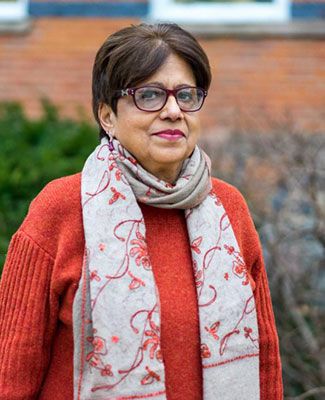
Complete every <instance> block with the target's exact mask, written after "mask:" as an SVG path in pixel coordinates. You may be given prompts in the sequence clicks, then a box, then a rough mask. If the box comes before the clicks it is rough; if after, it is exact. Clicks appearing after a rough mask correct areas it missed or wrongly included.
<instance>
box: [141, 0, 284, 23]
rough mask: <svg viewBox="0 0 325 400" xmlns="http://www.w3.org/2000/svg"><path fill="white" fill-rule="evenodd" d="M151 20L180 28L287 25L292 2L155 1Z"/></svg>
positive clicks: (259, 0)
mask: <svg viewBox="0 0 325 400" xmlns="http://www.w3.org/2000/svg"><path fill="white" fill-rule="evenodd" d="M149 18H150V19H152V20H156V21H173V22H176V23H180V24H214V23H220V24H245V23H247V24H252V23H274V22H287V21H288V20H289V18H290V0H210V1H209V0H203V1H202V0H201V1H200V0H151V1H150V10H149Z"/></svg>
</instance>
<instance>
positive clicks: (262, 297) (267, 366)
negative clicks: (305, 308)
mask: <svg viewBox="0 0 325 400" xmlns="http://www.w3.org/2000/svg"><path fill="white" fill-rule="evenodd" d="M252 277H253V279H254V281H255V283H256V288H255V291H254V296H255V303H256V312H257V320H258V329H259V344H260V390H261V394H260V398H261V400H271V399H272V400H282V399H283V388H282V369H281V360H280V351H279V341H278V335H277V331H276V326H275V320H274V315H273V308H272V302H271V296H270V290H269V285H268V280H267V275H266V271H265V267H264V262H263V256H262V252H260V254H259V256H258V258H257V260H256V262H255V264H254V265H253V268H252Z"/></svg>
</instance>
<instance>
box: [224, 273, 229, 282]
mask: <svg viewBox="0 0 325 400" xmlns="http://www.w3.org/2000/svg"><path fill="white" fill-rule="evenodd" d="M223 277H224V278H225V280H226V281H227V280H228V279H229V274H228V272H226V273H225V274H224V276H223Z"/></svg>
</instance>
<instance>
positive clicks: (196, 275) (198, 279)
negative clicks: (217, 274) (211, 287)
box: [193, 261, 203, 287]
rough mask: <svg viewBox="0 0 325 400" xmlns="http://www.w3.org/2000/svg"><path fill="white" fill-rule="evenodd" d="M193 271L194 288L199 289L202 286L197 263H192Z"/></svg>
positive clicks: (201, 273) (200, 273)
mask: <svg viewBox="0 0 325 400" xmlns="http://www.w3.org/2000/svg"><path fill="white" fill-rule="evenodd" d="M193 271H194V279H195V285H196V287H200V286H202V285H203V280H202V277H203V272H202V271H200V270H199V269H198V266H197V262H196V261H193Z"/></svg>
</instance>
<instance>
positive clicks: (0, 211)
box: [0, 100, 98, 274]
mask: <svg viewBox="0 0 325 400" xmlns="http://www.w3.org/2000/svg"><path fill="white" fill-rule="evenodd" d="M42 105H43V115H42V116H41V117H40V118H38V119H33V120H31V119H28V118H27V117H26V115H25V113H24V111H23V109H22V107H21V106H20V105H19V104H17V103H0V274H1V271H2V266H3V263H4V260H5V255H6V252H7V248H8V244H9V240H10V238H11V236H12V235H13V233H14V232H15V231H16V230H17V228H18V227H19V225H20V224H21V222H22V221H23V219H24V217H25V215H26V212H27V210H28V206H29V204H30V202H31V200H32V199H33V198H34V197H35V196H36V195H37V193H38V192H39V191H40V190H41V189H42V188H43V187H44V186H45V185H46V184H47V183H48V182H49V181H51V180H52V179H55V178H58V177H60V176H64V175H69V174H73V173H75V172H78V171H80V170H81V168H82V166H83V164H84V162H85V159H86V158H87V156H88V155H89V154H90V152H91V150H92V149H93V148H94V147H95V145H96V143H97V142H98V134H97V129H96V127H95V126H93V125H91V124H90V123H89V122H87V121H86V120H85V119H82V118H81V119H80V120H79V121H73V120H71V119H67V118H62V117H60V116H59V113H58V110H57V109H56V108H55V107H54V106H53V105H52V104H50V103H49V102H48V101H46V100H43V101H42Z"/></svg>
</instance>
